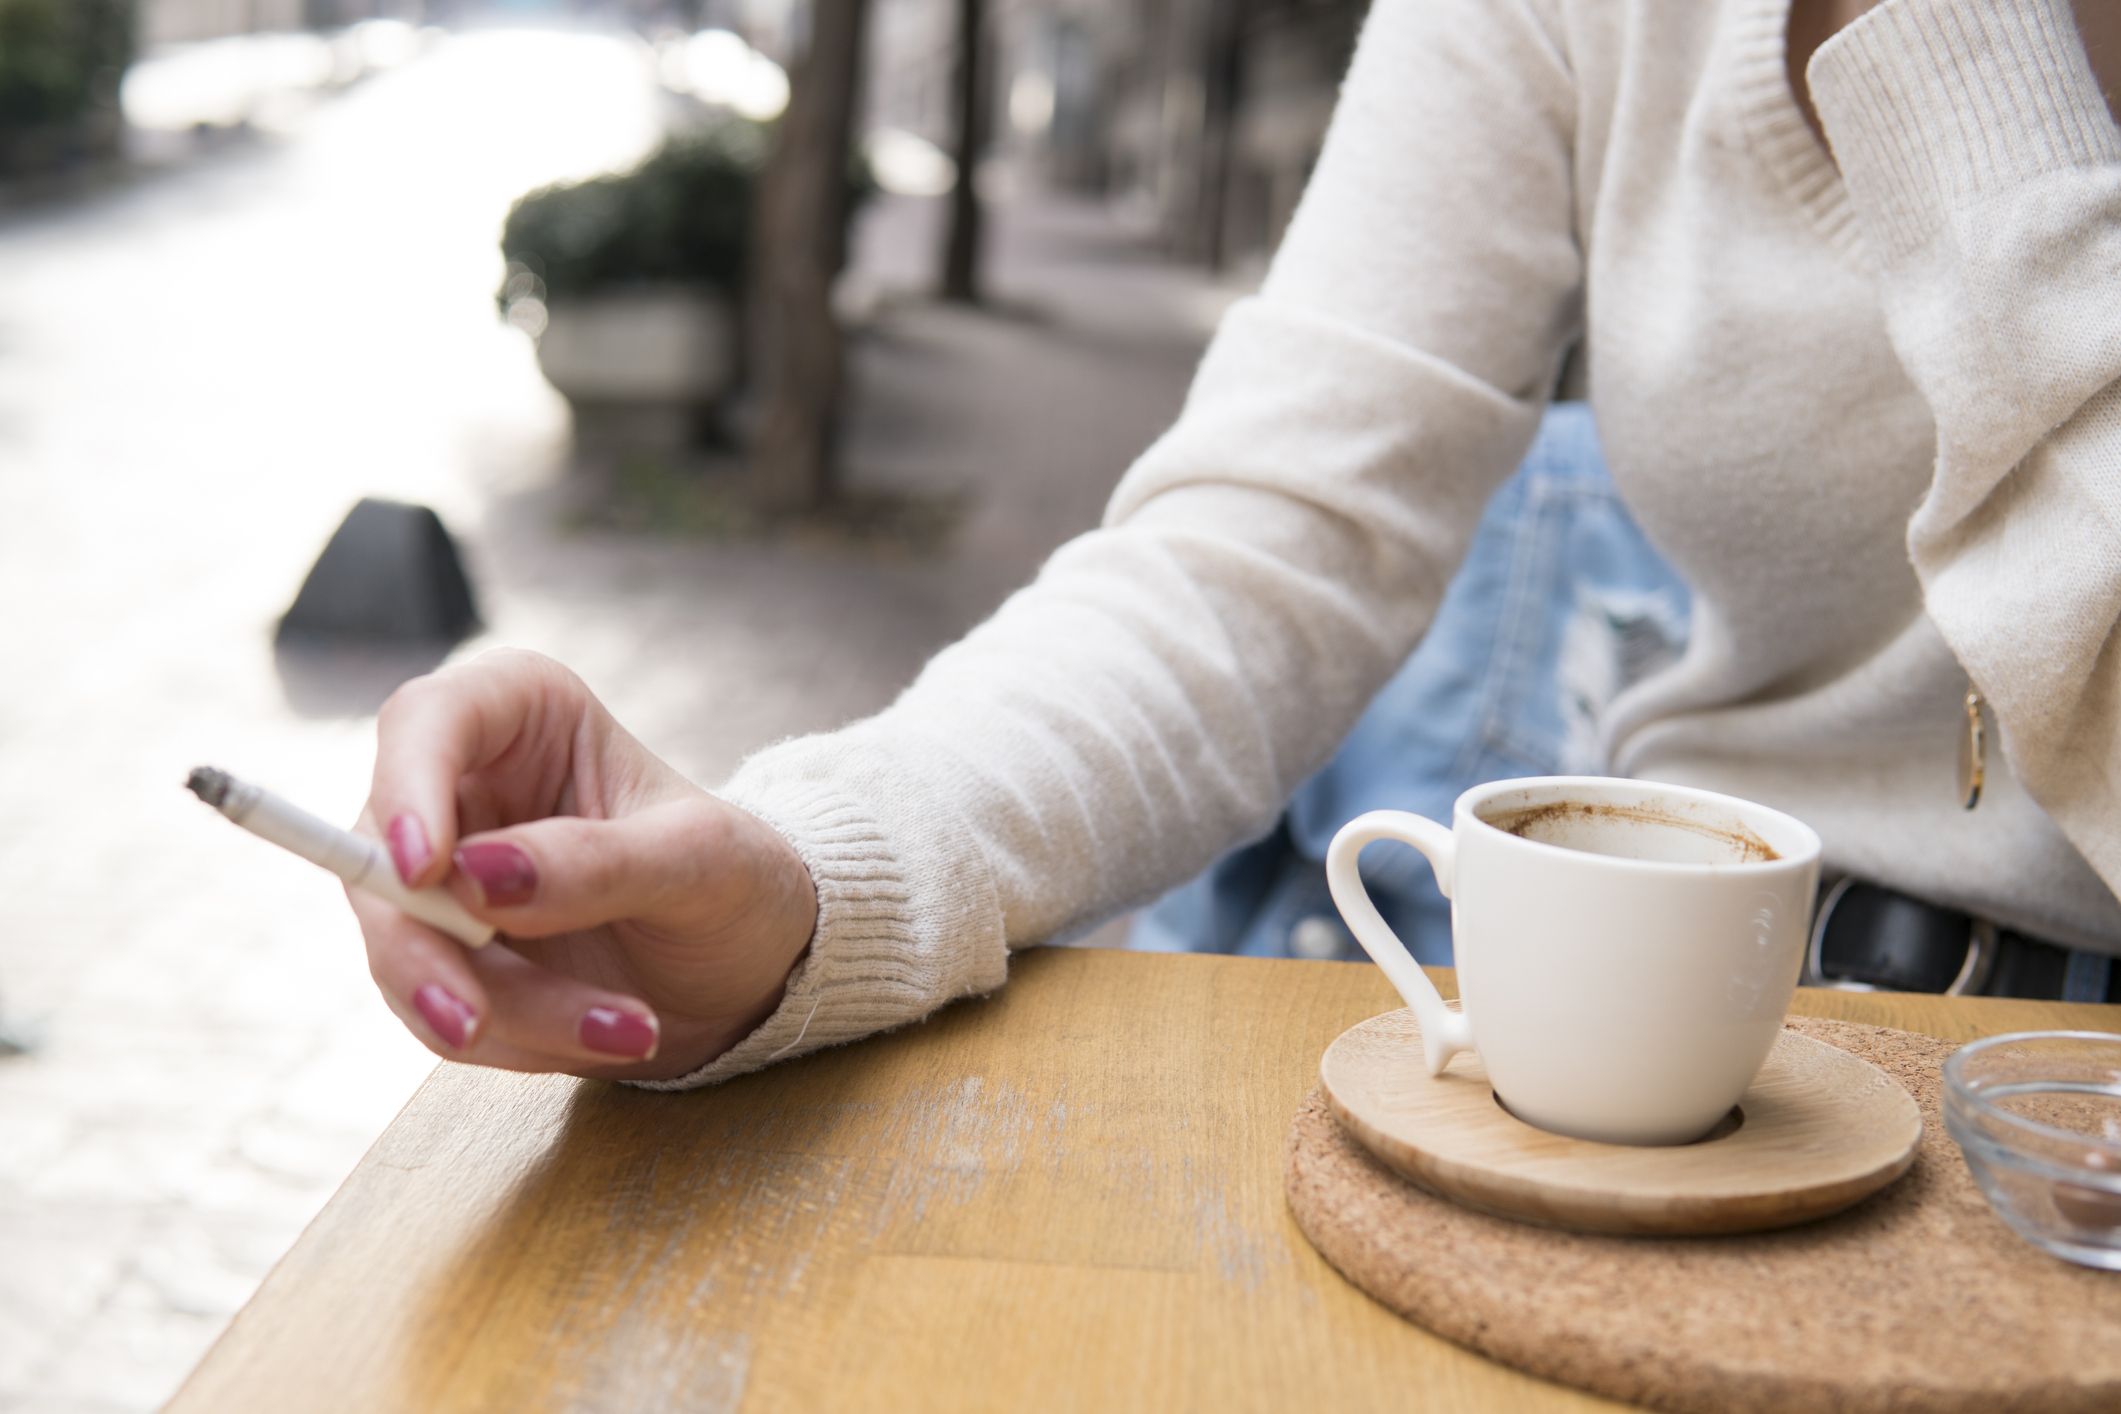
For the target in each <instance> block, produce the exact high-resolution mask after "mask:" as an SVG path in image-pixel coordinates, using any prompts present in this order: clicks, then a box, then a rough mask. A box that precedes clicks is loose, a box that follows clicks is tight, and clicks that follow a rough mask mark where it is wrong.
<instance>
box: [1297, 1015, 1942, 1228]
mask: <svg viewBox="0 0 2121 1414" xmlns="http://www.w3.org/2000/svg"><path fill="white" fill-rule="evenodd" d="M1318 1072H1319V1082H1320V1084H1321V1085H1322V1086H1323V1088H1324V1090H1325V1095H1326V1099H1327V1101H1328V1102H1329V1103H1330V1104H1331V1106H1332V1108H1333V1114H1334V1116H1335V1117H1336V1118H1337V1119H1338V1120H1339V1121H1340V1123H1341V1124H1343V1125H1344V1126H1346V1128H1347V1129H1348V1131H1349V1132H1350V1133H1351V1134H1353V1135H1354V1136H1355V1137H1356V1138H1357V1139H1358V1140H1360V1141H1361V1142H1362V1145H1363V1147H1364V1148H1366V1149H1368V1150H1369V1151H1370V1152H1371V1153H1372V1154H1375V1155H1376V1156H1377V1157H1378V1158H1379V1159H1382V1160H1383V1161H1384V1162H1385V1163H1386V1164H1387V1165H1389V1166H1390V1167H1391V1168H1392V1169H1393V1170H1394V1171H1396V1172H1398V1173H1401V1174H1404V1175H1405V1176H1406V1177H1408V1178H1411V1179H1413V1180H1414V1181H1415V1182H1416V1183H1419V1184H1421V1185H1422V1186H1423V1187H1425V1188H1428V1189H1430V1190H1431V1191H1433V1192H1436V1193H1439V1194H1442V1195H1443V1196H1445V1197H1448V1198H1452V1199H1455V1200H1456V1201H1458V1202H1460V1203H1464V1204H1465V1205H1467V1206H1468V1207H1472V1208H1477V1209H1479V1210H1480V1211H1482V1212H1485V1213H1493V1214H1495V1215H1497V1216H1499V1217H1508V1218H1515V1219H1517V1220H1518V1221H1520V1222H1531V1223H1539V1224H1542V1225H1545V1226H1549V1227H1565V1228H1572V1229H1575V1230H1577V1231H1580V1232H1613V1233H1633V1234H1638V1235H1639V1234H1649V1233H1661V1234H1672V1235H1678V1234H1702V1233H1731V1232H1758V1231H1761V1230H1763V1229H1766V1228H1774V1227H1787V1226H1789V1225H1790V1224H1792V1223H1801V1222H1809V1221H1811V1220H1812V1219H1814V1218H1821V1217H1825V1216H1826V1215H1828V1214H1829V1213H1838V1212H1840V1211H1841V1210H1842V1209H1843V1208H1846V1207H1847V1206H1848V1205H1849V1204H1851V1203H1854V1202H1857V1201H1859V1200H1861V1199H1863V1198H1866V1197H1869V1196H1870V1195H1871V1194H1873V1193H1875V1192H1877V1191H1878V1190H1879V1189H1880V1188H1883V1187H1884V1186H1885V1185H1886V1184H1888V1183H1891V1182H1892V1181H1893V1180H1894V1179H1896V1178H1898V1177H1899V1176H1900V1175H1901V1174H1903V1173H1905V1172H1907V1168H1908V1165H1909V1164H1911V1163H1913V1162H1914V1161H1915V1144H1916V1142H1917V1141H1918V1140H1920V1139H1921V1138H1922V1115H1921V1113H1920V1112H1919V1111H1918V1110H1916V1108H1915V1101H1914V1098H1913V1097H1912V1096H1910V1095H1909V1094H1908V1093H1907V1091H1905V1090H1903V1089H1901V1088H1900V1087H1899V1086H1898V1085H1896V1084H1894V1083H1893V1079H1892V1077H1891V1076H1889V1075H1887V1074H1886V1073H1885V1072H1884V1071H1882V1070H1880V1069H1878V1067H1877V1066H1875V1065H1872V1064H1871V1063H1870V1062H1869V1061H1866V1060H1863V1059H1860V1058H1859V1057H1856V1056H1853V1055H1850V1054H1849V1053H1848V1052H1847V1051H1843V1050H1838V1049H1836V1048H1835V1047H1833V1046H1829V1045H1827V1044H1826V1043H1825V1042H1823V1041H1815V1040H1813V1039H1811V1038H1810V1037H1808V1036H1801V1035H1799V1034H1797V1033H1796V1032H1794V1031H1789V1030H1785V1031H1783V1033H1782V1034H1781V1035H1780V1036H1779V1037H1777V1038H1776V1041H1775V1047H1774V1049H1773V1051H1771V1052H1770V1053H1769V1055H1768V1058H1767V1062H1766V1063H1765V1064H1764V1065H1762V1066H1761V1068H1760V1074H1759V1075H1757V1076H1755V1077H1754V1078H1753V1083H1752V1085H1751V1086H1749V1087H1748V1088H1747V1090H1746V1092H1745V1095H1744V1097H1743V1098H1742V1099H1741V1100H1740V1101H1739V1102H1738V1108H1739V1114H1738V1115H1737V1116H1732V1117H1727V1119H1726V1124H1725V1125H1723V1126H1719V1127H1718V1129H1717V1131H1716V1137H1714V1138H1712V1139H1705V1140H1702V1141H1699V1142H1697V1143H1693V1144H1672V1145H1662V1146H1645V1145H1629V1144H1598V1143H1593V1142H1592V1141H1590V1140H1587V1139H1572V1138H1570V1137H1568V1136H1567V1135H1563V1134H1554V1133H1550V1132H1549V1131H1547V1130H1544V1129H1535V1128H1533V1127H1532V1126H1531V1125H1529V1124H1526V1123H1525V1122H1524V1121H1523V1120H1520V1119H1518V1118H1517V1117H1516V1116H1515V1115H1513V1114H1511V1113H1510V1112H1509V1111H1508V1110H1506V1109H1504V1108H1503V1107H1502V1106H1501V1105H1500V1104H1499V1103H1497V1101H1496V1099H1495V1091H1494V1089H1493V1087H1491V1086H1490V1085H1489V1084H1488V1077H1487V1071H1486V1070H1485V1068H1483V1067H1482V1065H1481V1063H1480V1057H1479V1056H1477V1055H1474V1054H1470V1053H1468V1054H1463V1055H1460V1056H1458V1057H1456V1058H1455V1059H1454V1060H1453V1061H1452V1062H1451V1064H1450V1066H1449V1067H1448V1068H1447V1069H1446V1070H1445V1071H1444V1073H1443V1074H1442V1075H1431V1074H1429V1068H1428V1066H1426V1065H1425V1064H1423V1063H1422V1053H1421V1027H1420V1025H1419V1023H1418V1022H1416V1020H1415V1018H1414V1013H1412V1012H1411V1011H1405V1010H1401V1011H1394V1012H1387V1013H1386V1014H1385V1015H1383V1016H1375V1017H1372V1018H1370V1019H1369V1020H1368V1021H1364V1022H1361V1023H1359V1024H1357V1025H1355V1026H1353V1027H1351V1028H1349V1029H1348V1030H1347V1031H1344V1032H1342V1033H1341V1035H1340V1037H1339V1038H1338V1039H1337V1040H1335V1041H1334V1042H1333V1044H1332V1045H1330V1046H1328V1047H1327V1048H1326V1054H1325V1058H1324V1059H1323V1060H1322V1061H1321V1062H1320V1063H1319V1067H1318Z"/></svg>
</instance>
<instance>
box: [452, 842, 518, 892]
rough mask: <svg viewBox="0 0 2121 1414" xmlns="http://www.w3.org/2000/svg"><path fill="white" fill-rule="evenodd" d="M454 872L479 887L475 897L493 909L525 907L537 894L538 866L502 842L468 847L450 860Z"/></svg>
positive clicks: (513, 846) (510, 845) (511, 846)
mask: <svg viewBox="0 0 2121 1414" xmlns="http://www.w3.org/2000/svg"><path fill="white" fill-rule="evenodd" d="M454 857H455V859H456V861H457V868H459V869H461V870H463V871H464V873H465V875H466V877H468V878H469V879H470V880H471V881H472V882H473V883H474V884H477V885H478V886H479V896H480V897H481V898H483V899H485V900H486V902H487V903H488V904H489V905H491V906H493V907H495V908H510V907H513V906H514V905H516V904H519V903H529V902H530V896H531V895H532V894H534V893H536V892H537V891H538V866H537V865H535V864H533V863H531V862H530V856H529V855H527V854H525V853H524V852H523V851H522V849H521V848H519V847H518V846H516V845H512V844H510V843H508V841H506V840H488V841H486V842H485V843H483V844H468V845H465V846H464V847H463V848H462V849H460V850H458V851H457V852H456V855H455V856H454Z"/></svg>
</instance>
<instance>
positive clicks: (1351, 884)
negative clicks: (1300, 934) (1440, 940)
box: [1326, 810, 1473, 1075]
mask: <svg viewBox="0 0 2121 1414" xmlns="http://www.w3.org/2000/svg"><path fill="white" fill-rule="evenodd" d="M1373 840H1397V841H1398V842H1399V843H1401V844H1410V845H1412V846H1414V848H1416V849H1418V850H1420V851H1421V852H1422V854H1423V855H1424V856H1425V857H1426V858H1427V859H1428V861H1429V867H1430V868H1431V869H1433V870H1435V871H1436V887H1437V888H1439V889H1441V890H1442V891H1443V896H1444V897H1445V898H1449V897H1451V890H1452V888H1453V886H1454V881H1453V878H1452V875H1453V874H1454V872H1455V864H1456V861H1457V853H1456V847H1455V842H1454V841H1453V839H1452V837H1451V831H1450V830H1449V829H1448V828H1447V827H1445V826H1443V825H1439V824H1437V823H1436V822H1435V821H1434V820H1431V819H1428V818H1426V817H1425V816H1421V815H1410V814H1408V813H1407V812H1406V811H1404V810H1372V811H1370V812H1369V813H1368V814H1366V815H1358V816H1356V817H1355V818H1354V819H1353V820H1350V821H1349V822H1348V823H1347V824H1345V825H1343V826H1341V827H1340V833H1339V834H1337V835H1335V836H1333V843H1332V844H1331V845H1330V846H1329V847H1328V848H1327V850H1326V886H1327V887H1328V888H1329V889H1331V890H1332V892H1333V904H1334V906H1335V907H1336V908H1338V909H1339V910H1340V916H1341V917H1342V918H1344V919H1346V920H1347V924H1348V929H1349V931H1350V932H1352V933H1354V934H1355V941H1356V942H1358V943H1361V944H1362V950H1363V951H1364V952H1366V953H1368V954H1369V955H1370V960H1371V961H1373V962H1375V963H1376V964H1377V965H1378V966H1379V967H1382V968H1383V969H1384V971H1385V978H1386V980H1387V981H1389V982H1391V984H1392V986H1393V987H1394V988H1396V989H1397V990H1398V992H1399V995H1400V996H1402V997H1404V998H1405V999H1406V1003H1407V1005H1408V1006H1410V1007H1412V1008H1413V1009H1414V1016H1415V1019H1416V1020H1418V1021H1419V1022H1420V1023H1421V1048H1422V1053H1423V1056H1424V1058H1425V1059H1426V1060H1427V1061H1428V1063H1429V1074H1431V1075H1441V1074H1443V1068H1444V1067H1445V1066H1446V1065H1449V1064H1450V1062H1451V1057H1452V1056H1455V1055H1457V1054H1458V1053H1459V1052H1460V1051H1469V1050H1471V1049H1473V1024H1472V1023H1471V1022H1470V1021H1468V1020H1467V1019H1466V1017H1465V1013H1463V1012H1457V1011H1452V1010H1451V1009H1450V1008H1448V1007H1446V1006H1445V1005H1444V1003H1443V995H1442V994H1441V993H1439V992H1438V991H1437V990H1436V984H1435V983H1433V982H1431V981H1430V980H1429V978H1428V974H1427V973H1425V972H1423V971H1422V970H1421V965H1420V964H1419V963H1417V962H1415V961H1414V955H1413V954H1412V953H1410V952H1408V951H1407V945H1406V944H1405V943H1402V942H1401V941H1400V940H1399V936H1398V935H1397V934H1396V933H1394V932H1393V931H1392V929H1391V927H1390V925H1388V924H1387V923H1386V922H1385V920H1384V915H1383V914H1381V913H1379V912H1378V911H1377V905H1376V904H1374V903H1372V902H1370V895H1369V892H1368V891H1367V890H1365V889H1364V888H1363V886H1362V875H1361V874H1360V873H1358V872H1357V871H1356V868H1355V862H1356V860H1357V859H1358V858H1359V857H1360V856H1361V854H1362V847H1363V846H1364V845H1366V844H1369V843H1370V842H1372V841H1373Z"/></svg>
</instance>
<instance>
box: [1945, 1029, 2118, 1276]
mask: <svg viewBox="0 0 2121 1414" xmlns="http://www.w3.org/2000/svg"><path fill="white" fill-rule="evenodd" d="M1944 1127H1945V1129H1946V1130H1947V1131H1949V1132H1950V1134H1951V1136H1952V1138H1954V1139H1956V1140H1958V1141H1959V1148H1960V1151H1961V1152H1962V1153H1964V1154H1965V1155H1966V1165H1967V1167H1968V1168H1970V1169H1972V1170H1973V1173H1974V1179H1975V1181H1976V1182H1978V1183H1979V1184H1980V1185H1981V1191H1982V1192H1983V1193H1984V1194H1986V1195H1987V1197H1988V1201H1989V1205H1990V1206H1991V1207H1993V1208H1994V1209H1995V1210H1996V1211H1997V1213H1999V1214H2000V1215H2001V1216H2002V1218H2003V1220H2004V1221H2005V1222H2007V1223H2009V1224H2010V1225H2011V1226H2012V1227H2013V1228H2015V1229H2016V1230H2017V1231H2018V1233H2019V1235H2020V1236H2022V1237H2024V1238H2026V1239H2027V1240H2028V1241H2031V1242H2033V1243H2036V1244H2038V1245H2039V1246H2041V1247H2044V1248H2046V1249H2047V1250H2048V1251H2050V1252H2052V1253H2054V1254H2055V1255H2056V1256H2057V1257H2062V1258H2065V1259H2067V1260H2069V1261H2072V1262H2079V1263H2082V1264H2083V1265H2085V1266H2088V1267H2105V1268H2107V1269H2109V1270H2113V1271H2121V1036H2115V1035H2109V1034H2107V1033H2105V1032H2100V1031H2021V1032H2017V1033H2014V1034H2012V1035H2008V1036H1992V1037H1990V1038H1989V1039H1988V1040H1986V1041H1976V1042H1974V1043H1973V1044H1972V1045H1970V1046H1966V1047H1963V1048H1962V1049H1960V1050H1958V1051H1957V1052H1954V1053H1953V1055H1952V1057H1951V1058H1950V1059H1949V1060H1947V1061H1945V1063H1944Z"/></svg>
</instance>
